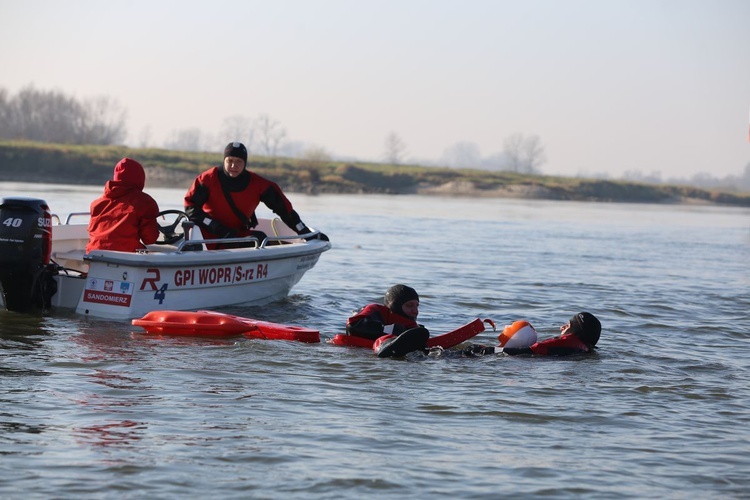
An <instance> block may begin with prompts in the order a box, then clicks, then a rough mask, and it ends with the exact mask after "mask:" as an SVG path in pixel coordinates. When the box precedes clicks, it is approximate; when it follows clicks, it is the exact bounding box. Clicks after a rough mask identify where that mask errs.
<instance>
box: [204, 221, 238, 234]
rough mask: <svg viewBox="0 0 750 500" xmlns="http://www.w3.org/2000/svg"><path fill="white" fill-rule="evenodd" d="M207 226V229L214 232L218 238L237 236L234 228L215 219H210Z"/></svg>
mask: <svg viewBox="0 0 750 500" xmlns="http://www.w3.org/2000/svg"><path fill="white" fill-rule="evenodd" d="M207 227H208V230H209V231H211V232H212V233H214V234H215V235H216V236H218V237H219V238H234V237H235V236H237V233H236V232H235V231H234V230H232V229H229V228H228V227H226V226H225V225H224V224H222V223H221V222H219V221H217V220H212V221H211V223H210V224H209V225H208V226H207Z"/></svg>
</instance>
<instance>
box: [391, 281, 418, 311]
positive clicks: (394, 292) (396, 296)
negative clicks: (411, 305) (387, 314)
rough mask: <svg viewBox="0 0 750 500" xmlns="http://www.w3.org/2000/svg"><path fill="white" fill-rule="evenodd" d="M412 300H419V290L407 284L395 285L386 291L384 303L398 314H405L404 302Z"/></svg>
mask: <svg viewBox="0 0 750 500" xmlns="http://www.w3.org/2000/svg"><path fill="white" fill-rule="evenodd" d="M410 300H419V295H418V294H417V291H416V290H414V289H413V288H412V287H410V286H406V285H393V286H392V287H390V288H389V289H388V291H387V292H385V299H384V300H383V303H384V304H385V306H386V307H387V308H388V309H390V310H391V312H394V313H396V314H400V315H402V316H403V315H404V311H403V307H404V304H406V303H407V302H409V301H410Z"/></svg>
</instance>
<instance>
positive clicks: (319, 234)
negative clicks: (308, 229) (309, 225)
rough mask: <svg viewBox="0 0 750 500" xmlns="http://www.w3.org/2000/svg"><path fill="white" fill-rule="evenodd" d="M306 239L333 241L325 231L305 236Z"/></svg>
mask: <svg viewBox="0 0 750 500" xmlns="http://www.w3.org/2000/svg"><path fill="white" fill-rule="evenodd" d="M305 240H307V241H310V240H323V241H331V240H329V239H328V236H326V235H325V234H323V233H318V234H316V235H315V236H310V237H309V238H305Z"/></svg>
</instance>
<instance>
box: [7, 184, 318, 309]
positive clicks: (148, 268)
mask: <svg viewBox="0 0 750 500" xmlns="http://www.w3.org/2000/svg"><path fill="white" fill-rule="evenodd" d="M88 215H89V214H88V213H74V214H70V215H68V216H67V218H66V219H65V220H64V221H61V219H60V218H59V217H58V216H56V215H51V214H50V210H49V206H48V205H47V203H46V202H45V201H44V200H41V199H37V198H27V197H13V198H3V199H2V200H1V201H0V289H1V291H2V293H0V302H1V303H2V306H4V307H5V308H6V309H8V310H12V311H27V310H29V309H32V308H34V307H39V308H41V309H49V308H62V309H69V310H74V311H75V312H77V313H79V314H83V315H87V316H95V317H103V318H109V319H131V318H138V317H141V316H143V315H144V314H146V313H148V312H150V311H155V310H164V309H169V310H180V311H185V310H194V309H203V308H214V307H222V306H229V305H239V304H243V305H244V304H247V305H259V304H263V303H267V302H270V301H273V300H277V299H281V298H284V297H286V296H287V295H288V294H289V292H290V291H291V289H292V287H293V286H294V285H296V284H297V283H298V282H299V281H300V280H301V279H302V277H303V276H304V274H305V273H306V272H307V271H309V270H310V269H312V268H313V267H314V266H315V264H316V263H317V262H318V259H319V258H320V255H321V254H322V253H323V252H325V251H327V250H329V249H330V248H331V243H330V242H328V241H324V240H321V239H317V238H315V236H316V235H317V234H319V231H312V232H311V233H309V234H304V235H298V234H296V233H295V232H294V231H293V230H292V229H290V228H289V227H287V226H286V225H285V224H284V223H283V222H281V220H279V219H259V223H258V226H257V227H256V229H258V230H260V231H263V232H264V233H265V234H267V235H268V237H267V238H265V239H264V240H263V241H259V240H258V238H254V237H247V238H231V239H224V240H222V243H232V244H238V245H242V247H241V248H224V249H210V248H209V247H210V245H209V246H207V243H216V240H206V239H203V238H202V236H201V235H200V233H199V231H197V228H194V227H192V223H190V222H189V221H188V220H187V216H186V215H185V214H184V213H183V212H181V211H178V210H166V211H163V212H161V213H160V214H159V215H160V216H159V221H160V222H159V224H160V231H161V232H162V235H163V236H162V237H160V239H163V240H164V241H160V242H158V243H157V244H154V245H148V246H147V249H145V250H143V251H138V252H135V253H132V252H119V251H112V250H94V251H92V252H88V253H86V244H87V243H88ZM81 220H82V222H76V221H81Z"/></svg>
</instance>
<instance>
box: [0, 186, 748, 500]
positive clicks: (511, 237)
mask: <svg viewBox="0 0 750 500" xmlns="http://www.w3.org/2000/svg"><path fill="white" fill-rule="evenodd" d="M0 187H3V192H4V193H7V192H9V191H8V184H2V185H0ZM11 187H12V188H13V190H12V192H13V193H14V194H24V195H31V194H30V193H31V192H32V191H33V193H34V194H33V195H35V196H41V197H44V198H45V199H47V201H48V202H49V203H50V205H51V206H52V209H53V211H55V212H57V213H63V214H65V213H67V212H71V211H79V210H81V208H82V207H84V208H85V207H86V206H88V203H90V201H91V200H92V199H93V198H95V197H96V196H98V195H99V194H100V191H101V188H85V189H81V188H79V187H76V188H75V189H71V188H66V187H61V186H53V187H45V186H38V185H35V186H31V187H29V185H15V186H11ZM23 189H26V190H27V191H26V192H19V190H20V191H23ZM154 193H156V195H157V196H156V198H157V200H158V201H159V203H160V205H161V206H162V208H164V209H166V208H179V207H180V205H181V201H182V195H183V194H184V193H182V192H181V190H153V192H152V194H154ZM290 197H291V199H292V201H293V203H294V204H295V208H296V209H297V210H298V211H299V212H300V214H301V215H302V217H303V219H304V220H305V221H306V222H307V223H308V224H310V225H311V226H313V227H319V228H321V229H322V230H324V231H325V232H326V234H328V235H329V236H330V237H331V239H332V241H333V244H334V248H333V249H332V250H331V251H330V252H327V253H326V254H325V255H324V256H323V257H322V258H321V259H320V261H319V263H318V265H317V266H316V267H315V268H314V269H313V270H311V271H310V272H309V273H308V274H307V275H306V276H305V277H304V278H303V280H302V281H301V282H300V283H299V284H298V285H297V286H296V287H295V288H294V289H293V291H292V295H291V296H290V297H288V298H287V299H285V300H281V301H278V302H276V303H273V304H268V305H265V306H255V307H232V308H226V309H224V311H225V312H229V313H232V314H238V315H241V316H247V317H254V318H258V319H263V320H267V321H274V322H281V323H291V324H299V325H303V326H308V327H312V328H316V329H319V330H320V332H321V336H322V338H323V339H324V340H325V339H329V338H331V337H332V336H333V335H334V334H336V333H340V332H341V331H343V327H344V322H345V320H346V318H347V317H348V315H349V314H351V312H352V311H354V310H355V309H357V308H359V307H361V306H362V305H364V304H365V303H367V302H370V301H379V300H381V299H382V294H383V293H384V291H385V289H386V288H388V286H390V285H391V284H393V283H396V282H406V283H408V284H410V285H412V286H414V287H415V288H416V289H417V290H418V291H419V293H420V298H421V307H420V318H419V320H420V322H421V323H424V324H425V326H427V327H428V328H429V329H430V331H431V332H433V334H438V333H443V332H446V331H448V330H452V329H453V328H455V327H457V326H459V325H461V324H464V323H466V322H468V321H469V320H472V319H474V318H476V317H480V318H491V319H493V320H495V322H496V323H497V324H498V327H499V328H498V329H502V326H503V325H504V324H507V323H510V322H511V321H514V320H517V319H527V320H529V321H531V323H532V324H533V325H534V326H535V327H536V328H537V330H538V331H539V333H540V337H541V338H546V337H548V336H551V335H554V334H556V333H557V332H558V331H559V330H558V329H559V325H560V324H561V323H563V322H565V321H566V320H567V319H568V318H569V317H570V315H571V314H572V313H574V312H576V311H579V310H584V309H588V310H591V311H592V312H594V313H595V314H596V315H597V316H598V317H599V318H600V319H601V320H602V323H603V325H604V331H603V334H602V339H601V341H600V344H599V349H598V352H597V353H596V354H595V355H593V356H579V357H572V358H567V359H537V358H524V357H518V358H509V357H503V356H487V357H478V358H462V357H459V356H436V357H422V356H419V355H416V356H410V357H408V358H407V359H405V360H379V359H377V358H376V357H374V356H373V354H372V352H371V351H368V350H365V349H356V348H343V347H337V346H333V345H330V344H327V343H325V342H324V343H321V344H301V343H295V342H284V341H263V340H249V339H244V338H238V339H221V340H211V339H191V338H169V337H159V336H152V335H146V334H145V333H144V332H140V331H138V328H135V327H133V326H132V325H130V324H129V323H128V322H123V321H106V320H96V319H90V318H83V317H79V316H77V315H75V314H74V313H65V312H55V313H54V314H49V315H44V316H42V315H40V316H34V315H18V314H11V313H0V354H1V355H2V356H1V357H0V381H1V382H2V385H1V387H2V389H0V401H1V402H2V409H1V410H0V452H1V453H3V462H2V465H0V467H1V468H2V469H3V470H5V471H7V472H8V473H7V474H4V475H2V476H0V496H3V497H9V498H19V497H23V496H27V495H28V494H29V493H31V494H32V496H33V495H36V496H38V497H40V498H41V497H72V496H88V495H91V496H96V497H101V496H105V497H106V496H114V495H116V496H125V497H127V496H131V497H157V498H173V497H178V496H189V497H195V496H220V497H222V498H223V497H229V498H232V497H236V498H247V497H254V498H277V497H282V496H283V497H284V498H317V497H323V498H330V497H335V496H344V497H374V496H378V497H388V498H390V497H404V498H405V497H421V496H428V495H429V496H431V497H433V496H436V497H444V498H483V497H485V498H497V497H498V496H511V497H535V496H551V497H566V498H571V497H581V496H586V497H594V498H600V497H636V498H649V497H650V498H685V497H690V496H693V495H694V494H695V493H694V492H695V491H700V492H701V494H703V495H706V496H709V497H741V496H744V494H745V492H746V491H747V488H748V486H750V485H749V484H748V480H747V478H748V477H750V459H749V458H748V455H747V442H748V440H749V439H750V432H749V431H748V430H747V429H748V428H750V416H749V414H748V412H747V401H748V399H749V398H750V389H748V386H747V379H748V375H749V374H748V368H750V366H749V365H750V361H748V360H749V359H750V353H749V352H748V339H749V338H750V318H749V317H748V314H747V311H749V310H750V292H748V290H749V287H748V285H749V284H750V268H748V265H747V263H748V262H750V238H748V235H750V210H747V209H736V208H724V207H683V206H666V205H623V204H585V203H564V202H546V201H523V200H485V199H454V198H429V197H419V196H364V197H359V196H314V197H310V196H302V195H294V194H291V195H290ZM496 335H497V332H485V333H483V334H481V335H480V336H479V337H478V338H479V340H480V341H481V342H484V343H492V342H493V341H494V340H495V338H496ZM64 463H71V464H74V465H72V466H65V465H63V464H64ZM11 472H12V474H11Z"/></svg>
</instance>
